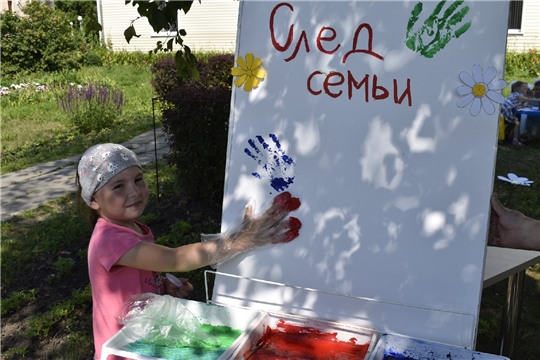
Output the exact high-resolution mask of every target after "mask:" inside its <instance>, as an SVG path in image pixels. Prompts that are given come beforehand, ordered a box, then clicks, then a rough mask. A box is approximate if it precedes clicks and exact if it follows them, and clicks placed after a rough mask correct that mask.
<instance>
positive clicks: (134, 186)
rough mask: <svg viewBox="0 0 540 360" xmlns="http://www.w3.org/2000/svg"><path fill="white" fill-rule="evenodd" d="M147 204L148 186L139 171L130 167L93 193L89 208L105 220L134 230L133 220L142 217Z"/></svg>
mask: <svg viewBox="0 0 540 360" xmlns="http://www.w3.org/2000/svg"><path fill="white" fill-rule="evenodd" d="M147 204H148V185H147V184H146V181H145V180H144V176H143V173H142V171H141V169H140V168H139V167H137V166H132V167H129V168H127V169H125V170H123V171H122V172H120V173H119V174H118V175H116V176H114V177H113V178H112V179H111V180H109V182H108V183H107V184H105V185H104V186H103V187H102V188H101V189H99V190H98V191H97V192H95V193H94V195H93V196H92V202H91V203H90V207H91V208H92V209H94V210H96V211H97V212H98V214H99V216H101V217H102V218H104V219H105V220H107V221H109V222H112V223H114V224H118V225H122V226H127V227H129V228H132V229H135V230H136V227H135V224H134V220H136V219H138V218H139V217H140V216H141V215H142V213H143V211H144V208H145V207H146V205H147Z"/></svg>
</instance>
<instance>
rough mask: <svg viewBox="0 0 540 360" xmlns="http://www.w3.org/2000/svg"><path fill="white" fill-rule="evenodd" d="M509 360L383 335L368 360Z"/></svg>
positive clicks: (432, 343)
mask: <svg viewBox="0 0 540 360" xmlns="http://www.w3.org/2000/svg"><path fill="white" fill-rule="evenodd" d="M394 359H399V360H439V359H452V360H504V359H506V360H509V359H508V358H506V357H503V356H498V355H492V354H486V353H481V352H478V351H473V350H467V349H463V348H460V347H455V346H451V345H444V344H439V343H434V342H429V341H424V340H419V339H414V338H410V337H406V336H398V335H390V334H384V335H382V336H381V338H380V339H379V341H378V343H377V346H376V347H375V349H374V350H373V352H372V353H371V357H370V358H369V360H394Z"/></svg>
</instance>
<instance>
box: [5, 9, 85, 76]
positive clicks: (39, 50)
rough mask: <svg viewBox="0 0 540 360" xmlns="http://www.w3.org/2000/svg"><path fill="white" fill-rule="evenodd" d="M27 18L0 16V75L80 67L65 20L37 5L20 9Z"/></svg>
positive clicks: (61, 16)
mask: <svg viewBox="0 0 540 360" xmlns="http://www.w3.org/2000/svg"><path fill="white" fill-rule="evenodd" d="M22 10H23V12H24V13H25V14H26V15H27V16H18V15H14V14H11V13H9V12H7V11H6V12H4V13H2V15H1V19H0V20H1V23H2V24H1V33H2V43H1V52H2V75H3V76H4V75H11V74H16V73H19V72H23V73H31V72H35V71H39V70H43V71H48V72H53V71H62V70H67V69H77V68H79V67H80V63H81V61H80V53H77V46H76V43H75V41H74V37H73V35H72V28H71V27H70V25H69V19H68V18H67V17H66V15H65V14H64V13H62V12H61V11H57V10H55V9H53V8H51V7H49V6H47V5H42V4H41V3H40V2H39V1H32V2H31V3H29V4H27V5H25V6H24V7H23V9H22Z"/></svg>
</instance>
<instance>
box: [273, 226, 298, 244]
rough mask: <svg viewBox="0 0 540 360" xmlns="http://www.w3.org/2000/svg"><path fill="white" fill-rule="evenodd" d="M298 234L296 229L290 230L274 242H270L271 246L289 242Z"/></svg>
mask: <svg viewBox="0 0 540 360" xmlns="http://www.w3.org/2000/svg"><path fill="white" fill-rule="evenodd" d="M299 234H300V233H299V231H298V229H291V230H289V231H287V232H285V233H284V234H282V235H281V236H279V238H277V239H276V240H274V241H272V244H284V243H288V242H291V241H293V240H294V239H295V238H297V237H298V235H299Z"/></svg>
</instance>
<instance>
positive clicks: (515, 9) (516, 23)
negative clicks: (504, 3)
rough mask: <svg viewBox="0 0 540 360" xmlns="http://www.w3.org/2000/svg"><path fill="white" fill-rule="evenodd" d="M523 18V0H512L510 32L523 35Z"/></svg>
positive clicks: (509, 21)
mask: <svg viewBox="0 0 540 360" xmlns="http://www.w3.org/2000/svg"><path fill="white" fill-rule="evenodd" d="M522 18H523V0H511V1H510V11H509V14H508V32H509V33H521V19H522Z"/></svg>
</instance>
